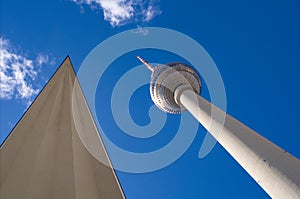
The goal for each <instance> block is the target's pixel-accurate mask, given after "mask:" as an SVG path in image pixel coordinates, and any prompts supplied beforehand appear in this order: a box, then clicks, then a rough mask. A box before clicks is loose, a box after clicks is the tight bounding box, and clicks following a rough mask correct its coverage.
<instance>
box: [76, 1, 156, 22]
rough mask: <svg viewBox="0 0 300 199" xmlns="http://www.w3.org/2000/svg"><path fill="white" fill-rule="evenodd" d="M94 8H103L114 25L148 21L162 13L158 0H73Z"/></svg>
mask: <svg viewBox="0 0 300 199" xmlns="http://www.w3.org/2000/svg"><path fill="white" fill-rule="evenodd" d="M72 1H73V2H75V3H76V4H78V5H80V6H82V5H84V4H86V5H88V6H90V7H91V8H92V9H102V10H103V15H104V19H105V20H106V21H108V22H109V23H110V24H111V25H112V26H113V27H114V26H121V25H125V24H128V23H137V24H140V23H147V22H149V21H151V20H152V19H153V18H154V17H155V16H157V15H159V14H160V13H161V11H160V9H159V8H158V7H157V6H156V5H155V2H156V1H157V0H149V1H147V0H72Z"/></svg>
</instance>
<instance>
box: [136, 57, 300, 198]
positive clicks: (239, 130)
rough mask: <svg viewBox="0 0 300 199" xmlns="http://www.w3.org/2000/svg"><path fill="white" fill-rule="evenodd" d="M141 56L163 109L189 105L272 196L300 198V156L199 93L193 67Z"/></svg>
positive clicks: (153, 93)
mask: <svg viewBox="0 0 300 199" xmlns="http://www.w3.org/2000/svg"><path fill="white" fill-rule="evenodd" d="M138 59H140V60H141V61H142V62H143V63H144V64H145V65H146V66H147V67H148V68H149V69H150V70H151V71H152V76H151V83H150V93H151V97H152V100H153V101H154V103H155V104H156V105H157V106H158V107H159V108H160V109H161V110H164V111H166V112H169V113H180V112H181V111H184V110H185V109H187V110H188V111H189V112H190V113H191V114H192V115H193V116H194V117H195V118H196V119H197V120H198V121H199V122H200V123H201V124H202V125H203V126H204V127H205V128H206V129H207V130H208V131H209V132H210V133H211V134H212V136H214V137H215V138H216V140H217V141H218V142H219V143H220V144H221V145H222V146H223V147H224V148H225V150H227V151H228V152H229V153H230V154H231V156H232V157H233V158H234V159H235V160H236V161H237V162H238V163H239V164H240V165H241V166H242V167H243V168H244V169H245V170H246V171H247V172H248V173H249V174H250V175H251V176H252V178H254V180H255V181H256V182H257V183H258V184H259V185H260V186H261V187H262V188H263V189H264V190H265V191H266V192H267V193H268V194H269V195H270V196H271V197H272V198H278V199H283V198H284V199H288V198H294V199H296V198H297V199H298V198H300V160H299V159H297V158H295V157H294V156H292V155H291V154H289V153H287V152H286V151H284V150H283V149H281V148H279V147H278V146H276V145H275V144H273V143H272V142H270V141H269V140H267V139H265V138H264V137H262V136H260V135H259V134H257V133H256V132H255V131H253V130H251V129H250V128H248V127H247V126H245V125H244V124H242V123H240V122H239V121H238V120H236V119H234V118H233V117H231V116H229V115H227V114H226V113H225V112H224V111H222V110H221V109H219V108H217V107H216V106H214V105H212V104H211V103H209V102H208V101H206V100H205V99H204V98H202V97H201V96H199V93H200V90H201V88H200V87H201V82H200V78H199V76H197V72H196V71H194V70H193V68H192V67H189V66H186V65H185V64H182V63H172V64H167V65H158V66H156V67H154V66H151V65H150V64H149V63H148V62H146V61H145V60H143V59H141V58H140V57H138ZM196 84H198V85H196ZM180 107H181V109H180ZM222 118H223V119H222Z"/></svg>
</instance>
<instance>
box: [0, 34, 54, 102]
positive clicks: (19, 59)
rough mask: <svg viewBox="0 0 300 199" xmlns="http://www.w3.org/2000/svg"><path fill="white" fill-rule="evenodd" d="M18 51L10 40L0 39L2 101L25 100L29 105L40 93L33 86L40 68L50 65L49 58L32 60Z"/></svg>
mask: <svg viewBox="0 0 300 199" xmlns="http://www.w3.org/2000/svg"><path fill="white" fill-rule="evenodd" d="M18 51H19V50H16V49H15V48H14V47H13V46H12V45H11V43H10V41H9V40H8V39H4V38H2V37H0V55H1V56H0V99H12V98H16V99H24V100H26V101H25V103H26V104H28V103H29V102H31V100H32V97H34V96H35V95H36V94H37V93H38V92H39V89H38V88H35V86H34V85H33V81H34V80H35V78H36V77H37V75H38V72H39V69H38V68H39V67H38V66H41V65H43V64H45V63H48V62H49V57H48V56H47V55H42V54H39V55H38V56H37V58H36V59H30V58H27V57H26V56H24V55H21V53H20V52H18Z"/></svg>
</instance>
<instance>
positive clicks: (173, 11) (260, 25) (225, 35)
mask: <svg viewBox="0 0 300 199" xmlns="http://www.w3.org/2000/svg"><path fill="white" fill-rule="evenodd" d="M74 1H75V0H74ZM74 1H72V0H44V1H33V0H27V1H21V0H3V1H1V17H0V19H1V29H0V30H1V71H0V72H1V110H0V111H1V114H0V117H1V118H0V119H1V134H0V135H1V136H0V137H1V142H2V141H3V140H4V139H5V137H6V136H7V135H8V134H9V132H10V131H11V129H12V128H13V126H14V125H15V124H16V122H17V121H18V120H19V119H20V117H21V116H22V114H23V113H24V111H25V110H26V108H27V107H28V105H29V104H30V102H31V101H32V100H33V99H34V97H35V96H36V94H37V93H38V92H39V91H40V89H42V87H43V86H44V85H45V83H46V82H47V81H48V79H49V78H50V77H51V75H52V74H53V73H54V71H55V70H56V69H57V67H58V66H59V65H60V63H61V62H62V61H63V59H64V58H65V57H66V56H67V55H70V57H71V60H72V63H73V65H74V68H75V70H76V71H78V70H79V68H80V66H81V63H82V62H83V60H84V59H85V58H86V56H87V55H88V54H89V53H90V51H91V50H92V49H93V48H94V47H96V46H97V45H98V44H99V43H101V42H102V41H104V40H106V39H107V38H109V37H111V36H113V35H115V34H117V33H120V32H122V31H125V30H129V29H131V28H137V27H143V28H142V29H140V30H142V31H144V32H141V33H137V34H145V35H144V36H145V37H147V28H146V27H147V26H154V27H163V28H169V29H173V30H176V31H179V32H182V33H184V34H186V35H188V36H190V37H191V38H193V39H194V40H196V41H197V42H198V43H200V44H201V45H202V46H203V47H204V48H205V49H206V51H207V52H208V53H209V54H210V56H211V57H212V58H213V60H214V62H215V63H216V65H217V66H218V69H219V71H220V73H221V76H222V79H223V81H224V85H225V89H226V95H227V112H228V113H229V114H231V115H232V116H234V117H235V118H237V119H239V120H240V121H242V122H243V123H245V124H246V125H248V126H249V127H251V128H253V129H254V130H256V131H257V132H259V133H260V134H261V135H263V136H264V137H266V138H268V139H269V140H271V141H272V142H274V143H276V144H277V145H279V146H280V147H282V148H284V149H285V150H287V151H289V152H290V153H292V154H293V155H295V156H296V157H298V158H300V147H299V143H298V142H299V140H300V135H299V128H298V124H299V116H298V113H299V112H300V104H299V102H300V94H299V77H298V76H299V75H298V74H299V71H300V70H299V66H300V61H299V54H300V48H299V45H300V38H299V35H300V24H299V18H300V13H299V9H300V3H299V2H298V1H296V0H288V1H279V0H273V1H271V0H266V1H258V0H252V1H236V0H232V1H201V0H200V1H193V0H186V1H183V2H182V1H172V0H163V1H162V0H161V1H158V0H156V1H142V0H133V1H132V2H133V4H130V3H129V1H122V0H118V1H116V2H119V3H120V4H118V3H116V4H114V3H111V2H110V1H101V0H100V1H93V0H83V1H80V2H81V3H80V2H79V1H75V2H74ZM93 2H94V3H93ZM98 2H101V4H99V3H98ZM109 2H110V3H109ZM122 2H123V4H122ZM118 5H119V6H118ZM120 5H121V6H120ZM174 42H176V41H174ZM108 50H111V51H113V50H114V49H108ZM136 54H140V55H141V56H142V57H145V58H146V59H148V60H149V61H152V62H156V63H168V62H173V61H186V60H184V59H182V58H181V57H179V56H177V55H174V54H171V53H168V52H161V51H159V50H153V49H144V50H138V51H135V52H131V53H128V54H126V55H124V56H121V57H120V58H119V59H117V60H116V61H115V62H114V63H113V64H111V66H109V68H108V70H107V71H105V73H104V75H103V78H102V79H101V80H100V82H99V85H98V87H99V89H98V90H97V93H96V99H97V100H96V101H97V103H96V108H97V116H98V119H99V121H101V122H103V123H104V124H103V128H105V129H108V130H107V131H109V132H111V134H110V135H108V137H109V138H110V139H111V140H112V141H114V142H116V143H117V144H118V145H120V146H122V147H124V148H126V149H127V150H132V151H137V152H141V151H151V150H155V149H158V148H160V147H162V146H164V144H166V143H168V142H169V141H170V140H172V138H173V137H174V136H175V134H176V129H177V128H178V122H179V119H180V118H179V116H178V115H177V116H176V115H168V118H167V122H166V126H165V127H164V128H163V129H162V131H161V132H160V133H159V134H158V135H157V136H155V137H153V138H150V139H149V140H147V139H143V140H142V139H132V138H130V137H128V136H126V135H124V134H122V131H121V130H120V129H119V128H118V127H117V125H116V124H115V123H114V121H113V118H112V117H111V115H112V114H111V113H110V111H111V110H110V109H109V108H107V107H110V104H109V103H110V99H109V97H110V95H105V94H111V92H112V91H111V90H109V89H112V86H111V85H114V84H115V83H116V82H117V81H118V78H120V77H121V76H122V73H125V72H127V71H128V70H130V69H131V68H132V67H134V66H137V65H138V64H139V63H138V61H137V60H136V59H135V55H136ZM149 79H150V73H149ZM204 83H205V82H204ZM101 85H103V87H107V88H105V89H103V87H102V88H101ZM203 96H204V97H205V98H209V95H208V93H207V89H206V88H205V87H204V90H203ZM152 105H153V103H152V102H151V99H150V95H149V91H148V87H147V86H142V87H141V88H139V89H138V90H137V91H136V92H135V93H134V95H133V96H132V98H131V100H130V106H129V109H130V113H131V115H132V118H133V120H134V121H135V122H136V123H137V124H139V125H147V124H148V123H149V122H150V120H149V117H148V113H147V111H148V109H149V107H150V106H152ZM102 113H103V114H104V113H105V114H107V115H108V117H103V116H101V115H102ZM174 129H175V131H174ZM107 131H106V132H107ZM205 133H206V132H205V130H204V129H203V128H202V127H201V126H199V129H198V131H197V135H196V137H195V139H194V141H193V143H192V144H191V146H190V147H189V148H188V150H187V151H186V152H185V153H184V154H183V155H182V156H181V157H180V158H179V159H178V160H177V161H175V162H174V163H172V164H171V165H169V166H167V167H165V168H163V169H161V170H158V171H154V172H150V173H144V174H132V173H126V172H121V171H117V175H118V178H119V180H120V182H121V185H122V188H123V190H124V192H125V195H126V196H127V198H130V199H131V198H200V197H202V198H268V196H267V195H266V193H265V192H264V191H263V190H262V189H261V188H260V187H259V186H258V185H257V184H256V183H255V182H254V180H253V179H252V178H251V177H250V176H249V175H248V174H247V173H246V172H245V171H244V170H243V169H242V168H241V167H240V166H239V165H238V164H237V163H236V162H235V160H234V159H233V158H232V157H230V155H229V154H228V153H227V152H226V151H225V150H224V149H223V148H222V147H221V146H220V145H219V144H217V145H216V146H215V147H214V149H213V150H212V151H211V153H209V155H208V156H206V157H205V158H204V159H199V158H198V152H199V148H200V146H201V142H202V141H203V138H204V136H205Z"/></svg>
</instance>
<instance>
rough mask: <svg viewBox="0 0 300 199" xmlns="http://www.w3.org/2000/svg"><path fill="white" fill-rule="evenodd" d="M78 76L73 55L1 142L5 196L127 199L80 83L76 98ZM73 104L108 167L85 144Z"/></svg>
mask: <svg viewBox="0 0 300 199" xmlns="http://www.w3.org/2000/svg"><path fill="white" fill-rule="evenodd" d="M75 80H76V76H75V72H74V70H73V67H72V64H71V62H70V59H69V57H67V58H66V59H65V61H64V62H63V63H62V65H61V66H60V68H59V69H58V70H57V72H56V73H55V74H54V76H53V77H52V78H51V79H50V81H49V82H48V84H47V85H46V86H45V88H44V89H43V90H42V92H41V93H40V94H39V96H38V97H37V98H36V100H35V101H34V103H33V104H32V105H31V106H30V108H29V109H28V111H27V112H26V113H25V114H24V115H23V117H22V118H21V120H20V121H19V122H18V124H17V125H16V126H15V128H14V129H13V130H12V132H11V134H10V135H9V137H8V138H7V140H6V141H5V142H4V143H3V145H2V146H1V149H0V166H1V167H0V175H1V183H0V192H1V195H0V196H1V197H0V198H1V199H17V198H22V199H35V198H36V199H48V198H49V199H56V198H57V199H60V198H61V199H73V198H74V199H81V198H84V199H94V198H95V199H96V198H97V199H99V198H105V199H106V198H114V199H118V198H125V197H124V194H123V192H122V189H121V187H120V184H119V182H118V179H117V177H116V175H115V172H114V170H113V169H112V167H108V166H106V165H110V160H109V158H108V156H107V154H106V151H105V148H104V146H103V143H102V141H101V138H100V136H99V133H98V130H97V128H96V127H95V124H94V121H93V118H92V116H91V114H90V112H89V109H88V106H87V104H86V102H85V99H84V97H83V95H82V91H81V89H80V87H79V85H76V87H75V89H74V90H76V95H75V100H74V97H73V101H72V94H73V91H74V90H73V87H74V81H75ZM74 101H75V102H74ZM72 103H75V104H73V106H75V107H77V108H76V109H75V111H76V112H77V113H76V115H77V117H79V118H77V120H76V121H81V122H82V124H79V126H80V129H83V130H84V131H85V133H86V134H85V135H88V136H89V138H87V139H88V140H93V145H94V144H96V149H95V150H96V151H97V152H98V154H99V156H101V160H103V159H104V160H105V161H106V163H105V164H106V165H105V164H102V163H100V162H99V161H98V160H96V159H95V158H94V157H93V156H92V155H91V154H90V153H89V152H88V151H87V149H86V147H85V146H84V145H83V144H82V142H81V139H80V137H79V135H78V132H77V128H76V127H75V123H74V119H73V113H72V111H74V108H73V109H72ZM78 115H79V116H78ZM76 125H77V124H76Z"/></svg>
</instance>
